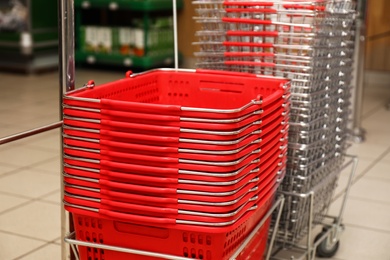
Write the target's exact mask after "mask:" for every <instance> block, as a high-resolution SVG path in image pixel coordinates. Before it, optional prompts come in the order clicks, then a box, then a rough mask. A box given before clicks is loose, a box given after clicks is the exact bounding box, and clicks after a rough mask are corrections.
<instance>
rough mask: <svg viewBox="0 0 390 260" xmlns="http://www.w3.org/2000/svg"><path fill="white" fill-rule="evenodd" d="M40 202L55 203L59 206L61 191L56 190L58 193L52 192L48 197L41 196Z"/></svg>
mask: <svg viewBox="0 0 390 260" xmlns="http://www.w3.org/2000/svg"><path fill="white" fill-rule="evenodd" d="M40 200H43V201H47V202H52V203H57V204H59V205H60V204H61V202H62V198H61V191H60V190H58V191H55V192H52V193H51V194H49V195H46V196H42V197H41V198H40Z"/></svg>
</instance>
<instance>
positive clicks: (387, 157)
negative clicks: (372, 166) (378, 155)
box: [382, 151, 390, 162]
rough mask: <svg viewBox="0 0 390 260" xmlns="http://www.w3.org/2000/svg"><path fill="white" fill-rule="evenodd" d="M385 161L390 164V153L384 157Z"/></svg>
mask: <svg viewBox="0 0 390 260" xmlns="http://www.w3.org/2000/svg"><path fill="white" fill-rule="evenodd" d="M382 160H383V161H386V162H390V151H389V152H388V153H387V154H386V155H385V156H384V157H383V159H382Z"/></svg>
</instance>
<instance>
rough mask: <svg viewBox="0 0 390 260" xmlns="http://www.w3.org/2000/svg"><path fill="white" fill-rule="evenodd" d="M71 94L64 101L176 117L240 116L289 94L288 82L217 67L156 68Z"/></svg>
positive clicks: (70, 104)
mask: <svg viewBox="0 0 390 260" xmlns="http://www.w3.org/2000/svg"><path fill="white" fill-rule="evenodd" d="M128 76H129V77H128V78H126V79H122V80H118V81H114V82H110V83H106V84H103V85H100V86H94V87H91V88H83V89H79V90H76V91H73V92H69V93H67V94H66V96H65V97H64V104H65V105H69V106H79V107H87V108H98V109H112V110H120V111H131V112H141V113H149V114H155V115H176V116H181V117H195V118H212V119H223V118H237V117H241V116H243V115H246V114H248V113H250V112H253V111H258V110H260V109H261V106H262V103H263V101H262V100H263V97H264V99H265V98H266V96H270V95H272V94H274V93H275V92H277V91H281V92H282V93H285V92H286V91H287V89H288V80H282V79H273V78H261V77H258V76H256V75H253V74H245V73H228V72H214V71H180V70H154V71H149V72H146V73H141V74H137V75H128Z"/></svg>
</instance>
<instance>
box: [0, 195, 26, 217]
mask: <svg viewBox="0 0 390 260" xmlns="http://www.w3.org/2000/svg"><path fill="white" fill-rule="evenodd" d="M27 201H29V200H28V199H26V198H21V197H17V196H12V195H8V194H2V193H0V214H2V213H3V212H4V211H6V210H9V209H11V208H14V207H17V206H19V205H21V204H23V203H25V202H27Z"/></svg>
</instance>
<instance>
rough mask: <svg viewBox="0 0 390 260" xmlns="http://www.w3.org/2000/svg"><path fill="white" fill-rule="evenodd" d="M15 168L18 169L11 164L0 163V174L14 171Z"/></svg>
mask: <svg viewBox="0 0 390 260" xmlns="http://www.w3.org/2000/svg"><path fill="white" fill-rule="evenodd" d="M16 169H18V166H11V165H5V164H3V163H0V176H1V175H3V174H7V173H10V172H12V171H15V170H16Z"/></svg>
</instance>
